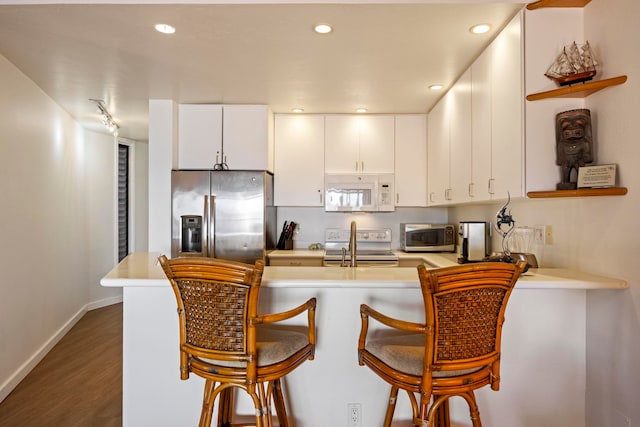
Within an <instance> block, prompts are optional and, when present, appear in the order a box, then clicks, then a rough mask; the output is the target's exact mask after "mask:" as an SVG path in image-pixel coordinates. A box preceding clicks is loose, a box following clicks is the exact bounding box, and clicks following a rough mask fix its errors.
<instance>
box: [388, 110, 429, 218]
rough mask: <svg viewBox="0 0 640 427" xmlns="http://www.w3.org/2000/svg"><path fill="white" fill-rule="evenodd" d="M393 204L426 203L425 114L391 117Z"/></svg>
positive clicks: (414, 204)
mask: <svg viewBox="0 0 640 427" xmlns="http://www.w3.org/2000/svg"><path fill="white" fill-rule="evenodd" d="M395 120H396V125H395V147H396V156H395V164H396V165H395V189H396V206H427V116H426V115H425V114H403V115H398V116H396V117H395Z"/></svg>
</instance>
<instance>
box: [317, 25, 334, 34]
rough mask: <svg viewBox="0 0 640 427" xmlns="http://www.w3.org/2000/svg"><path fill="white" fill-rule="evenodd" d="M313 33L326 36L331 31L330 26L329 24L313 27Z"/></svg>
mask: <svg viewBox="0 0 640 427" xmlns="http://www.w3.org/2000/svg"><path fill="white" fill-rule="evenodd" d="M313 31H315V32H316V33H318V34H328V33H330V32H331V31H333V28H331V25H329V24H318V25H316V26H315V27H313Z"/></svg>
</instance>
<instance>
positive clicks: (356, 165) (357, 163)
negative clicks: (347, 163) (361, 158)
mask: <svg viewBox="0 0 640 427" xmlns="http://www.w3.org/2000/svg"><path fill="white" fill-rule="evenodd" d="M356 172H358V161H357V160H356Z"/></svg>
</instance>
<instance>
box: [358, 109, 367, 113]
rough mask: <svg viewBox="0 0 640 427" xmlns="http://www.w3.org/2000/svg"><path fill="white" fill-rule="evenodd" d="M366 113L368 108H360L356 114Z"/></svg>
mask: <svg viewBox="0 0 640 427" xmlns="http://www.w3.org/2000/svg"><path fill="white" fill-rule="evenodd" d="M366 112H367V109H366V108H358V109H357V110H356V113H366Z"/></svg>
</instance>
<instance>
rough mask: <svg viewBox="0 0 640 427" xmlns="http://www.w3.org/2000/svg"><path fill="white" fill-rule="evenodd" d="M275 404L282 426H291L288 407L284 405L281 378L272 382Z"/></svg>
mask: <svg viewBox="0 0 640 427" xmlns="http://www.w3.org/2000/svg"><path fill="white" fill-rule="evenodd" d="M271 386H272V390H271V393H272V396H273V405H274V406H275V407H276V414H277V415H278V425H279V426H280V427H289V420H288V419H287V409H286V408H285V405H284V394H283V393H282V385H281V384H280V379H277V380H273V381H272V382H271Z"/></svg>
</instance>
